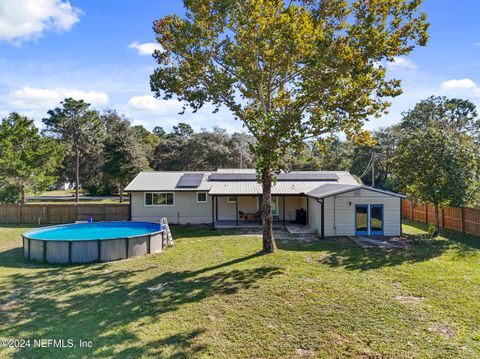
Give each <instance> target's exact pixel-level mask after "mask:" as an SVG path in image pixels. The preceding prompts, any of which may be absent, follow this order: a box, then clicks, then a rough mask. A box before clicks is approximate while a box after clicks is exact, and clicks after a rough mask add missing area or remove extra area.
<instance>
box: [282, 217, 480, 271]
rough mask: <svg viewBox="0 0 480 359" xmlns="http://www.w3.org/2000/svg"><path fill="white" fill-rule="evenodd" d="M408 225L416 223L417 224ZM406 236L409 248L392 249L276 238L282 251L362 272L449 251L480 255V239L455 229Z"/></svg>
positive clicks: (336, 240)
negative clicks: (434, 236)
mask: <svg viewBox="0 0 480 359" xmlns="http://www.w3.org/2000/svg"><path fill="white" fill-rule="evenodd" d="M408 224H409V225H412V226H414V223H412V224H410V223H408ZM415 227H416V228H418V229H421V230H426V229H427V226H423V225H421V224H420V225H418V224H416V226H415ZM406 237H407V238H408V242H409V244H410V245H409V247H407V248H404V249H391V250H385V249H381V248H362V247H360V246H358V245H357V244H355V243H354V242H352V241H350V240H348V239H346V238H343V239H342V238H330V239H326V240H321V239H318V240H315V241H310V242H301V241H295V240H290V241H289V240H283V241H277V246H278V248H280V249H283V250H293V251H308V252H318V253H321V255H320V258H319V259H318V261H319V262H320V263H322V264H325V265H329V266H331V267H343V268H345V269H348V270H360V271H365V270H370V269H378V268H382V267H389V266H390V267H391V266H397V265H400V264H403V263H417V262H422V261H427V260H430V259H432V258H435V257H438V256H440V255H442V254H443V253H445V252H447V251H450V252H451V253H452V255H454V256H457V257H466V256H470V255H477V254H478V253H479V252H478V250H479V249H480V238H478V237H475V236H471V235H462V234H461V233H458V232H453V231H443V232H442V237H440V238H438V239H431V238H430V237H429V236H428V235H426V234H416V235H407V236H406Z"/></svg>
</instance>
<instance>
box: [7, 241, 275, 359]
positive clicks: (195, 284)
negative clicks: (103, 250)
mask: <svg viewBox="0 0 480 359" xmlns="http://www.w3.org/2000/svg"><path fill="white" fill-rule="evenodd" d="M10 251H12V252H13V257H17V255H18V253H17V252H15V251H16V250H10ZM7 252H8V251H7ZM7 254H8V253H7ZM2 255H3V256H5V255H6V254H5V253H1V254H0V256H2ZM260 255H261V254H259V253H254V254H251V255H247V256H244V257H241V258H236V259H234V260H231V261H228V262H223V263H218V264H214V265H212V266H209V267H204V268H200V269H198V270H185V271H162V269H161V265H162V264H161V263H158V264H157V263H155V264H152V263H151V262H149V263H141V262H138V264H139V265H138V266H136V268H135V269H112V267H111V265H110V264H93V265H78V266H48V265H45V267H44V268H43V267H42V268H36V269H37V270H35V271H29V270H23V269H24V268H25V269H26V267H25V266H24V265H23V264H21V263H19V265H18V266H17V267H18V268H22V270H21V271H17V272H16V273H13V274H11V275H10V276H8V277H7V283H4V284H5V286H2V288H1V289H0V298H1V299H0V332H2V335H3V336H5V337H9V338H19V337H25V336H26V335H31V336H32V337H36V338H64V339H68V338H72V339H75V340H77V339H84V340H92V341H93V348H82V349H76V351H75V352H73V351H72V349H70V350H68V349H56V348H48V349H41V350H40V351H39V350H38V349H37V350H35V349H33V348H25V349H21V350H19V351H17V352H14V353H13V357H16V358H23V357H26V356H32V355H34V356H35V357H58V356H63V357H65V356H69V355H70V356H71V355H75V356H88V357H91V356H95V357H104V358H111V357H139V356H154V357H159V356H160V357H161V356H163V354H162V353H164V351H165V352H167V353H168V357H173V358H187V357H192V356H196V355H198V354H199V353H201V352H202V351H203V350H205V349H206V348H205V347H204V346H202V345H201V344H199V342H201V340H200V339H198V338H199V337H200V336H201V335H202V333H203V331H204V330H205V328H202V327H201V326H198V327H197V328H194V330H193V331H191V332H183V331H182V330H185V329H184V328H182V329H179V332H178V333H174V335H170V336H168V337H166V338H163V339H158V336H157V337H152V340H151V341H150V342H149V343H148V344H145V343H142V345H139V344H138V343H141V339H140V338H139V336H138V332H139V331H141V332H144V331H143V326H148V325H150V324H152V323H155V322H159V321H161V319H162V318H163V316H165V315H166V314H167V313H171V312H174V311H177V310H179V309H181V308H182V307H183V306H185V305H188V304H191V303H198V302H201V301H202V300H204V299H206V298H208V297H211V296H228V295H231V294H234V293H237V292H238V291H240V290H248V289H249V288H253V287H255V286H257V285H258V282H259V281H263V280H268V279H270V278H273V277H274V276H276V275H279V274H281V273H282V269H281V268H279V267H273V266H262V264H261V262H255V263H258V264H253V265H251V266H249V267H248V268H245V269H244V267H241V268H236V267H235V266H236V265H238V264H240V263H243V262H245V261H249V260H251V259H254V258H256V257H258V256H260ZM142 266H143V267H142ZM157 269H158V272H160V273H159V274H158V275H154V276H151V277H149V278H148V279H143V280H142V279H140V281H139V278H142V277H143V276H144V273H145V272H146V271H149V270H155V271H156V270H157ZM7 288H8V289H7ZM143 340H145V338H144V337H143ZM118 348H121V351H120V352H118Z"/></svg>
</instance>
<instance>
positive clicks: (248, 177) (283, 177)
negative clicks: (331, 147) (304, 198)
mask: <svg viewBox="0 0 480 359" xmlns="http://www.w3.org/2000/svg"><path fill="white" fill-rule="evenodd" d="M256 179H257V175H256V173H212V174H211V175H210V177H209V180H210V181H214V182H217V181H219V182H224V181H239V182H244V181H245V182H247V181H248V182H250V181H256ZM337 180H338V176H337V175H336V174H335V173H326V172H323V173H322V172H311V173H305V172H290V173H280V174H278V175H277V181H279V182H284V181H285V182H287V181H337Z"/></svg>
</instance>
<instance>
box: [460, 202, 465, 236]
mask: <svg viewBox="0 0 480 359" xmlns="http://www.w3.org/2000/svg"><path fill="white" fill-rule="evenodd" d="M460 225H461V226H462V227H461V228H462V233H465V213H464V209H463V207H460Z"/></svg>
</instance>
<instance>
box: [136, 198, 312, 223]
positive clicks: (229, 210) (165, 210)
mask: <svg viewBox="0 0 480 359" xmlns="http://www.w3.org/2000/svg"><path fill="white" fill-rule="evenodd" d="M211 201H212V197H211V196H208V200H207V203H197V202H196V192H176V193H175V205H174V206H164V207H159V206H145V203H144V193H143V192H133V193H132V221H148V222H152V221H153V222H158V221H160V219H161V218H163V217H166V218H167V219H168V222H169V223H175V224H176V223H179V224H186V223H195V224H199V223H211V222H212V203H211ZM312 201H313V200H310V202H312ZM258 206H259V197H256V196H238V210H239V211H243V212H246V213H253V212H256V211H258V210H259V207H258ZM278 207H279V208H278V209H279V211H278V213H279V217H278V218H279V219H280V220H283V197H282V196H279V198H278ZM299 208H303V209H307V198H306V197H305V196H303V197H302V196H298V197H291V196H287V197H285V220H286V221H287V222H289V221H292V220H294V219H295V211H296V210H297V209H299ZM235 218H236V215H235V203H227V197H226V196H221V197H220V196H219V197H218V220H230V221H232V220H235Z"/></svg>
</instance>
